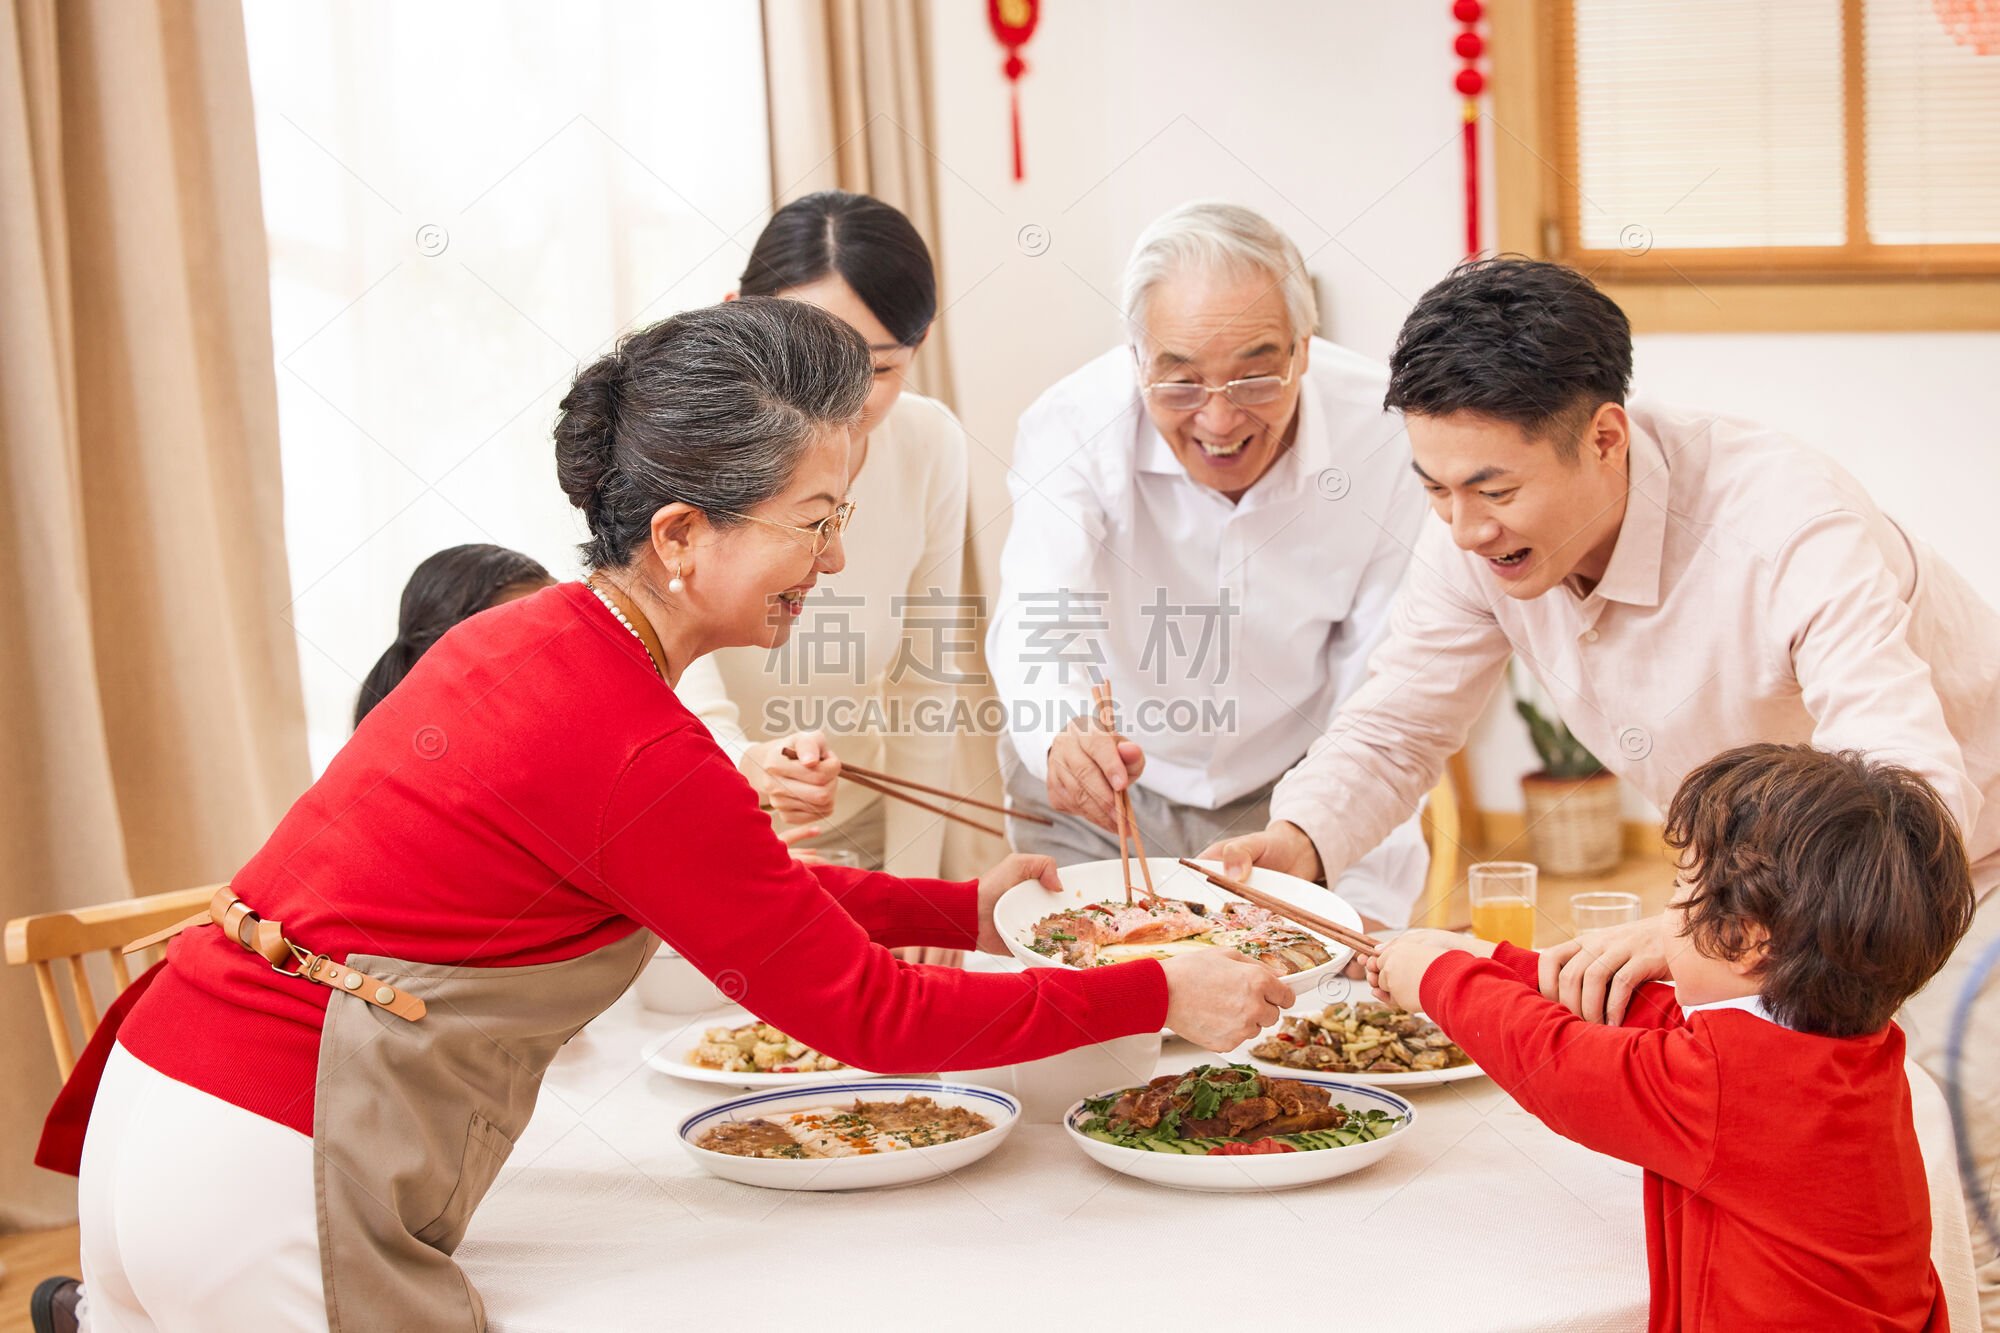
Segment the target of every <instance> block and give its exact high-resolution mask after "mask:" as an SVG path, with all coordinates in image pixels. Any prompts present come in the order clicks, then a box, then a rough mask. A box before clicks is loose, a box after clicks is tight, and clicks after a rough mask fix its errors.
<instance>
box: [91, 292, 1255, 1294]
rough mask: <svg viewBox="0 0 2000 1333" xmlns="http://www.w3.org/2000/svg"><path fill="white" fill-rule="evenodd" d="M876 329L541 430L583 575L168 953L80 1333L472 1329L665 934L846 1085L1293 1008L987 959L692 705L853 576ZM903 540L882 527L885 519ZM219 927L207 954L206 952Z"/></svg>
mask: <svg viewBox="0 0 2000 1333" xmlns="http://www.w3.org/2000/svg"><path fill="white" fill-rule="evenodd" d="M868 384H869V359H868V350H867V348H866V346H865V345H864V344H863V342H862V340H861V338H860V337H859V335H857V334H856V333H854V332H853V330H851V329H849V328H848V327H847V326H846V325H844V324H842V323H841V322H840V321H838V320H837V319H835V318H833V317H832V316H830V315H828V314H826V313H825V312H823V311H821V310H819V309H817V308H815V307H813V306H811V305H808V304H806V303H804V302H799V301H782V300H757V299H746V300H742V301H737V302H734V303H732V304H729V305H724V306H716V307H713V308H709V309H704V310H695V311H690V312H688V313H686V314H682V315H677V316H675V317H674V318H672V319H669V320H666V321H664V322H663V323H661V324H657V325H655V326H653V327H651V328H648V329H644V330H642V331H640V332H637V333H635V334H632V335H631V336H629V337H628V338H626V339H625V340H624V341H623V342H622V343H621V344H620V345H619V347H618V349H617V350H616V351H615V352H613V353H612V354H611V355H609V356H606V357H605V358H603V359H602V360H600V361H598V362H597V363H596V364H594V365H592V366H590V367H588V368H587V369H585V370H584V371H583V372H582V374H580V375H579V376H578V378H577V380H576V384H575V386H574V387H573V388H572V389H571V390H570V393H569V395H568V396H567V397H566V398H565V399H564V400H563V404H562V409H563V410H562V417H561V419H560V421H559V422H558V423H557V426H556V454H557V468H558V474H559V477H560V479H561V482H562V486H563V489H564V491H565V492H566V493H567V494H568V495H569V498H570V500H571V502H572V503H573V504H575V505H576V506H577V508H578V509H580V510H581V511H582V513H583V516H584V518H585V520H586V521H587V523H588V525H589V529H590V534H591V540H590V541H589V543H588V544H587V545H586V547H585V555H586V559H587V562H588V563H589V565H590V566H591V567H592V571H593V572H592V573H591V575H590V577H589V579H588V580H587V582H584V583H567V584H562V585H559V586H556V587H553V588H549V589H546V590H544V591H542V592H538V593H536V594H534V595H532V596H530V597H526V598H523V599H521V600H519V601H515V602H511V603H509V604H507V605H505V606H501V607H496V608H495V609H493V610H491V611H487V612H484V613H482V614H480V615H477V616H474V617H473V618H472V619H470V620H468V621H466V622H465V623H464V624H462V625H460V626H458V627H457V628H456V629H453V630H452V631H451V632H450V633H448V634H446V635H445V636H444V638H443V639H442V640H440V641H439V642H438V644H437V645H436V646H435V647H434V648H432V649H431V650H430V651H429V652H427V653H426V654H425V655H424V656H423V658H422V659H421V660H420V661H419V662H418V663H417V665H416V667H415V669H414V670H412V671H411V673H410V675H409V677H408V678H407V679H406V680H405V681H404V682H403V683H402V684H401V685H400V686H399V687H398V688H397V689H395V690H394V691H392V692H391V693H390V694H389V695H388V696H387V698H385V699H384V700H383V701H382V702H381V703H380V704H379V705H378V706H377V707H376V708H375V709H374V710H373V711H371V712H370V713H369V714H368V716H367V717H366V718H365V719H364V720H363V721H362V723H361V725H360V727H359V728H358V729H357V730H356V732H355V734H354V737H353V739H352V740H351V741H350V742H349V743H348V745H347V746H346V747H345V748H344V749H343V750H342V751H341V752H340V754H339V755H337V756H336V757H335V759H334V761H333V763H332V765H331V766H330V767H329V768H328V769H327V771H326V774H325V776H324V777H322V778H321V779H320V780H319V781H318V782H317V783H315V784H314V786H313V787H312V788H311V790H309V791H308V792H306V794H305V795H304V796H303V797H301V798H300V799H299V801H298V803H297V804H296V805H294V806H293V807H292V809H291V811H290V812H289V813H288V814H287V815H286V816H285V819H284V820H283V822H282V823H280V825H279V826H278V828H277V830H276V832H274V833H273V834H272V836H271V839H270V841H269V842H267V843H266V844H265V846H264V848H263V849H262V850H261V851H260V852H259V853H258V854H257V855H256V856H255V857H254V858H252V860H251V861H250V863H249V864H248V865H246V866H244V867H243V869H242V871H241V872H240V873H239V874H238V875H237V876H236V877H235V879H234V881H233V882H232V885H231V887H230V890H229V892H228V893H227V894H224V895H218V900H217V902H216V903H215V904H214V905H213V907H212V910H211V916H210V917H207V918H203V920H202V923H201V926H198V927H196V928H191V929H187V930H185V931H184V932H183V933H182V934H181V935H180V936H179V937H178V938H176V939H175V940H174V941H173V944H172V946H171V950H170V953H169V956H168V960H167V962H166V963H165V964H164V965H163V966H162V968H161V969H160V970H159V971H158V973H157V975H156V976H155V977H154V979H153V980H152V984H151V985H150V986H149V987H148V989H147V990H146V991H145V992H144V993H143V995H142V996H141V998H140V999H139V1000H138V1001H137V1003H136V1004H135V1005H134V1006H132V1008H131V1009H130V1012H129V1013H128V1014H126V1015H125V1016H124V1020H123V1023H122V1026H121V1028H120V1029H119V1031H118V1034H117V1038H116V1045H115V1047H112V1048H111V1049H110V1050H109V1053H108V1057H107V1063H106V1065H105V1068H104V1071H103V1078H102V1083H101V1086H100V1088H99V1091H98V1094H97V1100H96V1103H95V1107H94V1109H93V1110H92V1112H91V1118H90V1125H89V1131H88V1135H87V1138H86V1140H85V1143H84V1147H83V1161H82V1175H81V1188H80V1211H81V1218H82V1246H83V1264H84V1280H85V1284H86V1287H87V1289H88V1291H89V1293H90V1296H89V1300H90V1320H91V1323H90V1326H91V1327H92V1328H94V1329H164V1330H176V1329H201V1330H205V1331H207V1333H219V1331H222V1330H233V1329H251V1328H255V1329H259V1330H271V1329H281V1328H282V1329H327V1328H331V1329H349V1330H358V1329H366V1330H370V1333H374V1331H375V1330H381V1329H390V1328H423V1329H478V1328H481V1327H483V1325H484V1315H483V1310H482V1307H481V1304H480V1301H479V1297H478V1294H477V1293H476V1292H475V1291H474V1290H473V1289H472V1287H471V1285H470V1284H469V1283H468V1282H467V1281H466V1280H465V1276H464V1274H463V1273H462V1272H461V1271H460V1270H459V1269H458V1267H457V1265H456V1264H454V1263H453V1262H452V1260H451V1257H450V1256H451V1253H452V1251H453V1249H454V1248H455V1247H456V1246H457V1244H458V1242H459V1240H460V1238H461V1237H462V1236H463V1235H464V1232H465V1228H466V1224H467V1222H468V1221H469V1219H470V1217H471V1214H472V1211H473V1209H474V1208H475V1207H476V1206H477V1205H478V1203H479V1200H480V1198H481V1197H482V1195H484V1193H485V1192H486V1190H487V1188H488V1186H489V1185H490V1184H491V1182H492V1181H493V1178H494V1176H495V1175H496V1174H497V1173H498V1171H499V1169H500V1165H501V1163H502V1162H504V1161H505V1159H506V1157H507V1154H508V1152H509V1151H510V1150H511V1148H512V1146H513V1139H514V1136H515V1135H517V1134H518V1133H519V1132H520V1130H521V1128H522V1127H523V1125H525V1124H526V1122H527V1120H528V1116H529V1113H530V1112H531V1110H532V1109H533V1107H534V1102H535V1095H536V1092H537V1089H538V1088H539V1086H540V1083H541V1078H542V1074H543V1071H544V1069H545V1068H546V1067H547V1064H548V1062H549V1060H550V1059H551V1058H552V1057H553V1056H554V1054H555V1052H556V1050H557V1049H558V1048H559V1047H560V1046H561V1045H562V1043H563V1042H564V1041H566V1040H568V1038H569V1037H570V1036H571V1035H572V1034H574V1033H575V1032H576V1031H577V1029H578V1028H580V1027H581V1026H582V1025H583V1024H584V1023H586V1022H588V1021H589V1020H590V1019H591V1018H592V1017H594V1016H595V1015H596V1014H598V1013H599V1012H600V1011H602V1010H603V1009H604V1008H605V1007H606V1006H607V1005H609V1004H610V1003H611V1002H612V1000H614V999H616V998H617V996H618V995H619V994H620V993H621V992H622V991H623V990H624V989H625V987H626V986H627V985H628V984H629V983H630V982H631V981H632V979H633V977H635V976H636V975H637V974H638V972H639V970H640V968H641V967H642V966H644V964H645V962H646V960H647V958H648V957H649V956H650V955H651V954H652V953H653V951H654V949H655V947H656V943H655V939H654V936H655V935H658V936H660V937H662V938H664V939H666V940H667V942H668V943H670V944H672V945H673V947H674V948H675V949H677V950H678V951H679V952H680V953H681V954H682V955H683V956H685V957H686V958H688V959H690V960H691V961H692V962H694V964H695V965H696V966H698V967H700V968H701V969H702V970H703V971H704V972H706V973H707V974H709V975H710V976H711V977H712V978H715V979H716V980H718V981H719V982H721V983H722V984H723V985H724V987H725V989H727V990H728V991H730V992H731V993H732V994H735V995H738V996H740V997H741V998H742V1000H743V1002H744V1003H745V1004H747V1005H748V1006H749V1007H750V1008H751V1009H752V1010H754V1011H755V1012H756V1013H757V1014H758V1015H759V1016H761V1017H762V1018H764V1019H765V1020H766V1021H768V1022H771V1023H773V1024H776V1025H777V1026H778V1027H781V1028H783V1029H785V1030H786V1031H787V1032H790V1033H792V1034H794V1035H795V1036H797V1037H798V1038H799V1039H800V1040H802V1041H805V1042H807V1043H809V1044H810V1045H812V1046H814V1047H817V1048H819V1049H820V1050H823V1051H826V1052H828V1053H829V1054H832V1055H834V1056H837V1057H838V1058H840V1059H842V1060H845V1061H849V1062H851V1063H853V1064H856V1065H860V1066H863V1067H868V1068H875V1069H942V1068H954V1067H959V1068H963V1067H977V1066H985V1065H997V1064H1005V1063H1008V1062H1011V1061H1017V1060H1030V1059H1034V1058H1037V1057H1040V1056H1046V1055H1051V1054H1054V1053H1056V1052H1059V1051H1062V1050H1065V1049H1068V1048H1070V1047H1073V1046H1077V1045H1080V1044H1084V1043H1088V1042H1099V1041H1105V1040H1108V1039H1110V1038H1114V1037H1119V1036H1124V1035H1127V1034H1131V1033H1138V1032H1146V1031H1151V1030H1156V1029H1157V1028H1159V1027H1160V1026H1161V1025H1162V1024H1163V1023H1164V1024H1166V1025H1168V1026H1170V1027H1173V1028H1175V1029H1176V1030H1177V1031H1179V1032H1181V1033H1182V1034H1183V1035H1185V1036H1187V1037H1189V1038H1190V1039H1192V1040H1194V1041H1196V1042H1197V1043H1199V1044H1201V1045H1203V1046H1206V1047H1209V1048H1211V1049H1216V1050H1223V1049H1227V1048H1228V1047H1230V1046H1231V1045H1233V1044H1234V1043H1236V1042H1238V1041H1240V1040H1242V1039H1244V1038H1245V1037H1247V1036H1248V1035H1250V1034H1251V1033H1252V1032H1254V1031H1256V1030H1257V1029H1258V1028H1259V1027H1261V1026H1264V1025H1266V1024H1269V1023H1271V1022H1275V1021H1276V1017H1277V1005H1279V1004H1282V1003H1284V1002H1285V1001H1286V1000H1287V999H1289V993H1288V992H1287V991H1286V990H1285V988H1284V986H1283V985H1282V983H1280V982H1278V981H1277V980H1276V979H1275V978H1274V977H1272V976H1271V975H1270V974H1269V973H1267V972H1266V971H1265V970H1264V969H1262V968H1260V967H1257V966H1256V965H1254V964H1250V963H1248V962H1247V960H1242V959H1239V958H1237V957H1236V956H1235V955H1233V954H1229V953H1226V952H1224V951H1221V950H1205V951H1203V952H1201V953H1199V954H1193V955H1188V956H1185V957H1179V958H1174V959H1171V960H1169V961H1167V962H1165V963H1153V962H1145V963H1130V964H1124V965H1120V966H1117V967H1108V968H1102V969H1098V970H1094V971H1090V972H1069V971H1063V970H1057V969H1035V970H1032V971H1029V972H1025V973H1021V974H1018V975H999V974H974V973H966V972H961V971H957V970H954V969H948V968H936V967H921V966H912V965H909V964H905V963H902V962H899V961H898V960H897V959H895V958H894V957H892V956H891V954H890V953H889V948H890V947H893V946H933V947H942V948H968V947H975V946H976V947H979V948H982V949H985V950H986V951H988V952H999V951H1001V947H1002V946H1001V943H1000V940H999V938H998V936H997V935H996V933H995V931H994V927H993V923H992V908H993V904H994V903H995V901H996V900H997V899H998V897H999V895H1000V894H1001V893H1002V892H1004V891H1005V890H1006V889H1008V888H1009V887H1011V886H1013V885H1015V884H1017V883H1020V882H1022V881H1024V880H1030V879H1039V880H1040V881H1041V882H1042V883H1043V884H1045V885H1047V886H1050V887H1054V885H1055V883H1056V881H1055V877H1054V870H1053V866H1052V863H1051V862H1049V860H1048V859H1047V858H1045V857H1031V856H1014V857H1009V858H1008V859H1007V860H1005V861H1003V862H1001V863H1000V864H999V865H998V866H996V867H994V869H993V870H992V871H990V872H989V873H988V874H986V875H985V876H983V877H982V878H981V879H979V880H978V881H976V882H966V883H954V882H949V881H943V880H904V879H897V878H894V877H891V876H888V875H884V874H878V873H871V872H863V871H857V870H850V869H845V868H841V867H832V866H812V867H808V866H805V865H802V864H800V863H798V862H796V861H794V860H793V859H792V858H791V857H790V856H789V855H788V854H787V852H786V849H785V846H784V845H783V844H782V843H781V842H779V841H778V839H777V838H776V837H775V836H774V835H773V833H772V831H771V824H770V820H769V819H768V817H766V816H765V815H764V814H763V813H762V812H761V811H760V810H759V809H758V802H757V796H756V794H755V793H754V792H753V791H752V790H751V789H750V786H749V784H748V783H746V782H745V781H744V779H743V778H742V777H741V776H740V775H739V774H738V773H737V771H736V769H735V766H734V765H732V764H731V763H730V762H729V760H728V758H727V757H726V756H725V755H724V754H723V753H722V752H721V751H720V750H719V749H718V748H717V747H716V745H715V743H714V742H713V741H712V740H711V739H710V737H709V734H708V732H707V731H706V730H705V729H704V728H703V726H702V725H701V723H700V722H698V721H697V720H696V719H695V718H694V717H693V716H692V715H691V714H690V713H689V712H688V711H687V710H686V709H685V708H683V707H682V706H681V704H680V703H679V702H678V700H676V698H675V696H674V683H675V681H676V680H677V679H678V677H679V675H680V673H681V672H682V671H683V670H684V669H685V668H686V667H687V665H688V663H689V662H691V661H693V660H695V659H696V658H698V657H700V656H701V655H702V654H704V653H707V652H710V651H712V650H714V649H716V648H719V647H722V646H724V645H729V644H761V645H772V644H776V643H778V642H780V641H782V640H783V638H784V636H785V635H786V633H787V632H788V628H789V622H790V618H791V617H792V616H794V615H796V614H797V612H798V608H799V605H800V603H801V601H802V600H803V598H804V595H805V593H806V591H807V590H808V589H809V588H811V587H812V585H813V582H814V580H815V579H817V578H818V577H819V576H820V575H821V574H823V573H831V572H833V571H836V570H838V569H839V568H840V566H841V561H842V556H841V545H840V533H841V530H842V528H844V527H845V526H846V524H847V522H848V519H849V517H850V515H851V514H852V507H851V506H850V505H848V504H847V503H846V502H845V500H844V498H843V496H844V493H845V491H846V480H847V476H848V459H847V448H848V438H849V428H850V427H851V425H852V423H853V422H854V420H855V418H856V416H857V414H858V413H859V411H860V409H861V405H862V402H863V399H864V398H865V396H866V394H867V392H868ZM878 519H879V521H883V522H893V521H895V519H896V516H895V515H886V514H885V515H880V516H878ZM211 921H212V926H211V924H210V923H211Z"/></svg>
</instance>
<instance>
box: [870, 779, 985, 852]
mask: <svg viewBox="0 0 2000 1333" xmlns="http://www.w3.org/2000/svg"><path fill="white" fill-rule="evenodd" d="M840 776H841V777H843V778H845V779H846V780H847V781H849V782H851V783H853V784H854V785H855V786H857V787H866V788H867V789H868V790H870V791H874V792H880V793H881V794H882V795H884V796H891V797H894V798H895V799H896V800H899V801H907V802H909V803H910V804H911V805H914V806H916V807H917V809H919V810H928V811H930V812H931V813H932V814H934V815H943V816H944V817H945V818H946V819H956V820H957V821H958V822H959V823H961V824H964V825H967V826H968V827H970V828H976V829H978V830H979V831H980V832H981V833H991V834H992V835H993V836H994V837H996V838H1004V837H1006V836H1007V835H1006V834H1005V833H1003V832H1002V831H1001V830H999V829H997V828H994V827H993V826H992V825H991V824H982V823H980V822H979V821H978V820H976V819H971V818H968V817H967V816H965V815H961V814H959V813H958V812H957V811H955V810H947V809H945V808H944V807H943V806H941V805H932V804H931V803H930V802H929V801H920V800H918V799H917V798H916V797H914V796H912V795H910V794H909V793H908V792H901V791H897V790H896V789H895V788H894V787H885V786H883V785H882V784H881V783H879V782H874V781H871V780H870V779H868V778H864V777H862V776H861V775H860V774H859V773H850V772H848V771H846V770H845V769H843V770H842V771H841V774H840Z"/></svg>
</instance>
